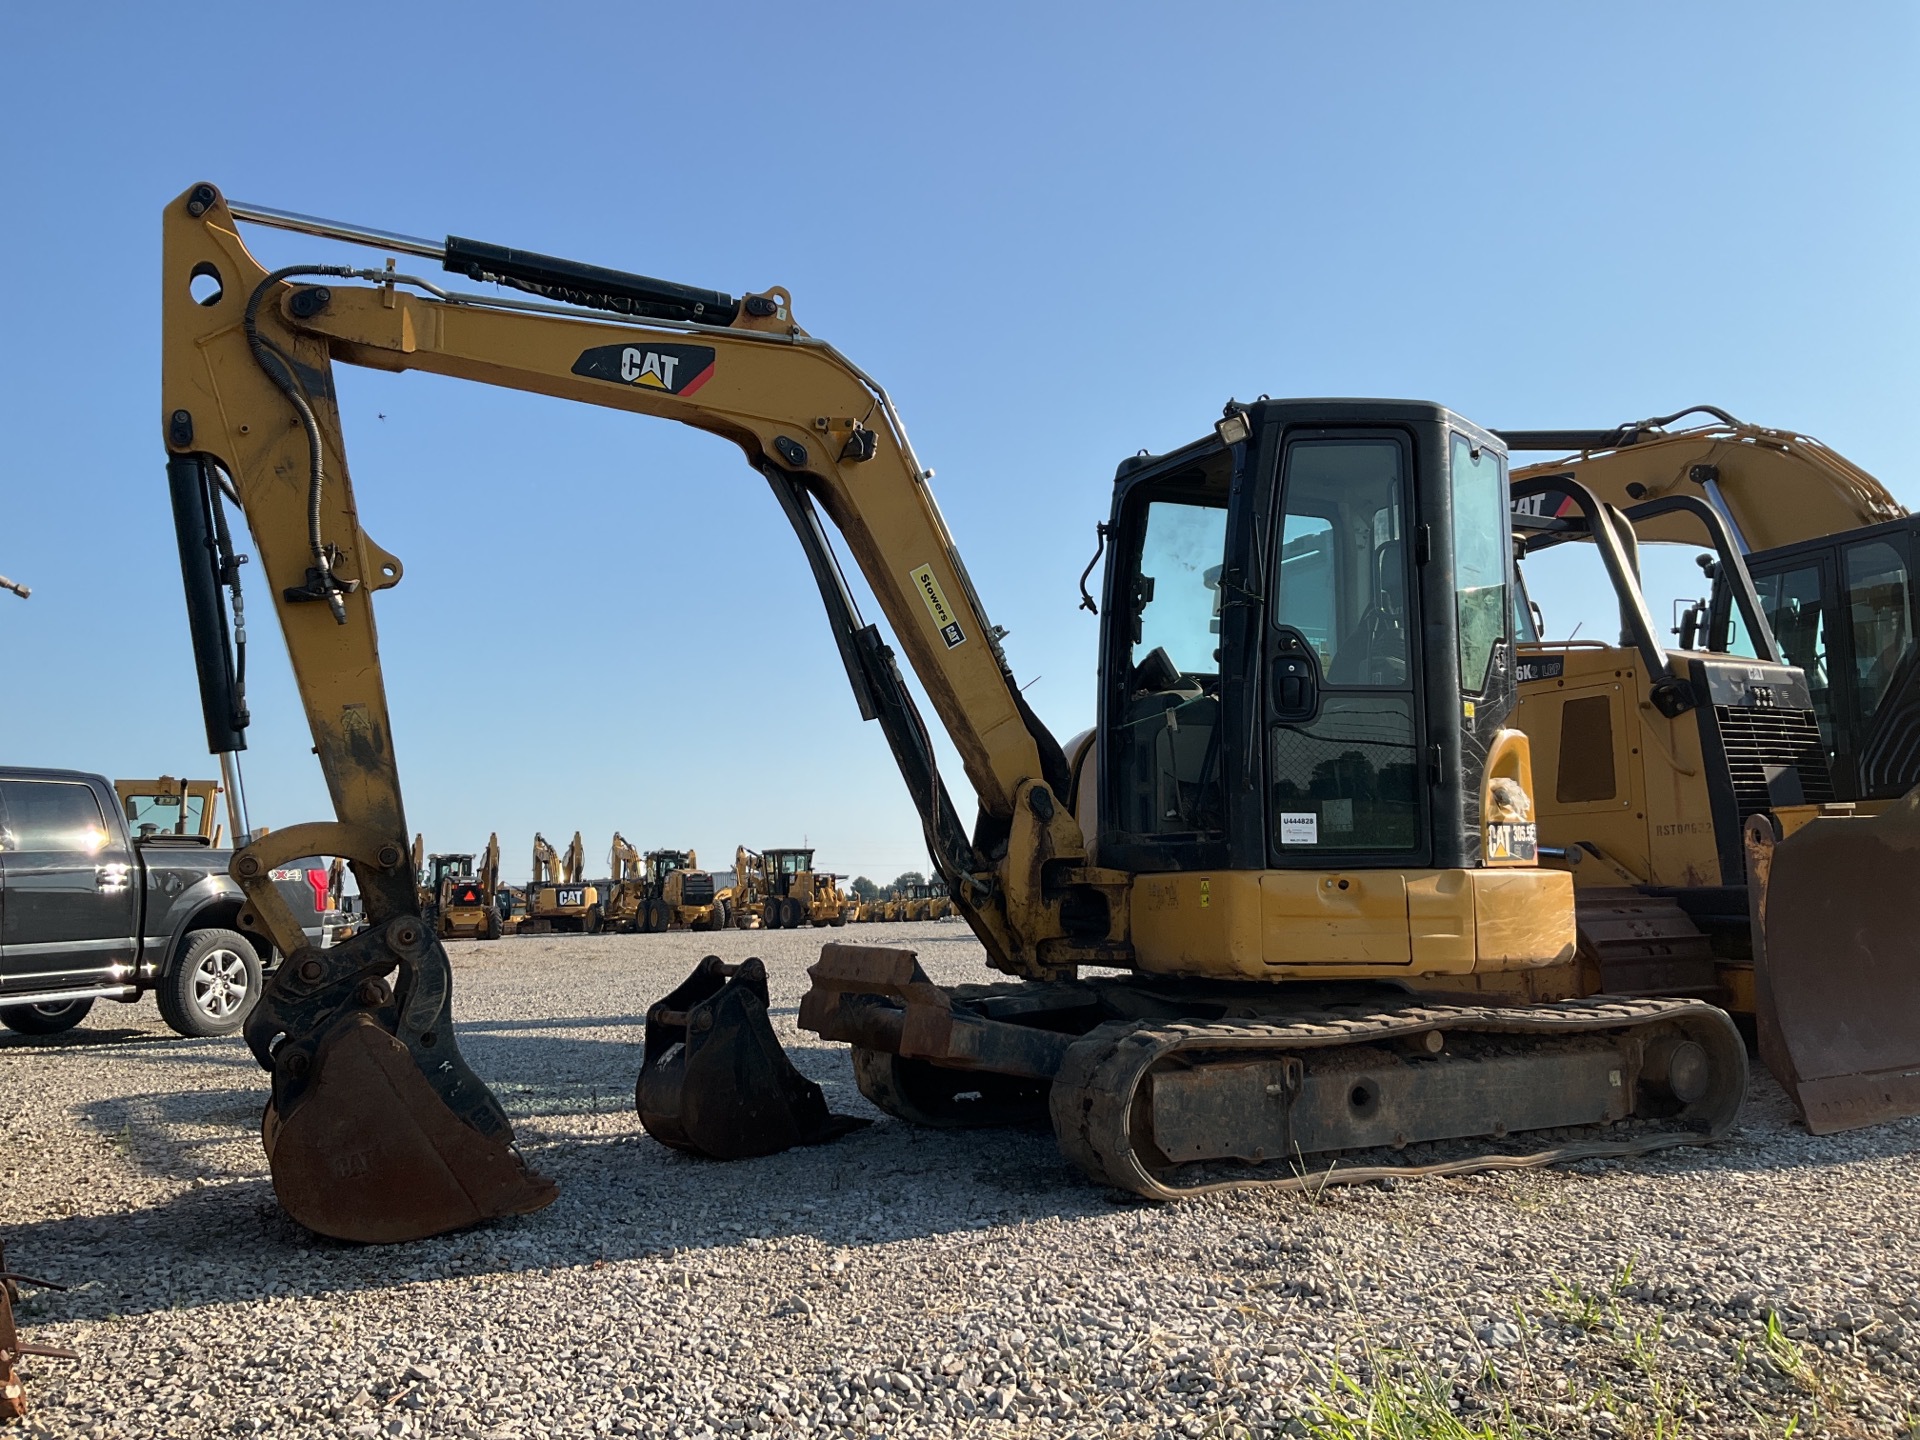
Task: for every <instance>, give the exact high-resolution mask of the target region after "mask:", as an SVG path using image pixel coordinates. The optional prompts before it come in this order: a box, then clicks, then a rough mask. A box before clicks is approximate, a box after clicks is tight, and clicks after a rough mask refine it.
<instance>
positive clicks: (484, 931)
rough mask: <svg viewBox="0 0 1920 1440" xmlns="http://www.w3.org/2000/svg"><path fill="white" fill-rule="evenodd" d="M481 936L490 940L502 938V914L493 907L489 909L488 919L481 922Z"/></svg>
mask: <svg viewBox="0 0 1920 1440" xmlns="http://www.w3.org/2000/svg"><path fill="white" fill-rule="evenodd" d="M480 934H481V936H482V937H483V938H485V939H488V940H498V939H499V938H500V912H499V911H498V910H495V909H494V908H493V907H491V906H489V907H487V918H486V919H485V920H483V921H482V922H481V925H480Z"/></svg>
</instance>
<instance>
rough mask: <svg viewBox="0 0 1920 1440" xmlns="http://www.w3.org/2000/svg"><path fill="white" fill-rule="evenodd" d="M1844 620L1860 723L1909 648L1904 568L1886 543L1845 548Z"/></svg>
mask: <svg viewBox="0 0 1920 1440" xmlns="http://www.w3.org/2000/svg"><path fill="white" fill-rule="evenodd" d="M1846 573H1847V619H1848V624H1849V625H1850V627H1851V629H1852V632H1853V673H1852V675H1850V676H1849V677H1848V678H1849V681H1850V682H1851V685H1852V689H1853V706H1854V713H1855V714H1856V715H1857V716H1858V717H1859V719H1860V722H1861V723H1862V724H1865V723H1866V722H1867V721H1868V720H1871V719H1872V718H1873V713H1874V711H1876V710H1877V709H1879V708H1880V702H1881V701H1882V700H1883V699H1885V698H1886V694H1887V686H1888V683H1889V682H1890V681H1891V680H1892V679H1893V674H1894V671H1896V670H1897V669H1899V667H1900V664H1901V662H1902V661H1904V660H1905V659H1906V658H1907V656H1908V655H1909V654H1910V653H1911V652H1912V650H1913V627H1912V625H1911V623H1910V620H1909V615H1908V599H1907V590H1908V587H1907V565H1906V561H1905V560H1904V559H1903V558H1902V556H1901V554H1900V552H1899V551H1898V550H1896V549H1895V548H1894V547H1893V546H1892V545H1890V544H1888V543H1887V542H1886V541H1885V540H1863V541H1861V542H1859V543H1858V544H1854V545H1849V546H1848V547H1847V549H1846Z"/></svg>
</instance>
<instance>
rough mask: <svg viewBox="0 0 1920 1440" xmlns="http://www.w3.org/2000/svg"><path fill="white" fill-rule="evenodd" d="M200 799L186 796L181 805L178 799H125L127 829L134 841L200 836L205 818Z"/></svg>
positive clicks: (202, 832) (153, 796)
mask: <svg viewBox="0 0 1920 1440" xmlns="http://www.w3.org/2000/svg"><path fill="white" fill-rule="evenodd" d="M206 809H207V804H206V800H205V798H204V797H203V796H199V795H189V796H187V797H186V798H185V801H184V803H183V802H182V799H181V797H180V796H178V795H129V796H127V829H129V830H130V831H132V832H133V835H134V838H135V839H138V838H139V837H140V836H142V835H200V834H204V833H205V832H204V831H202V829H201V828H200V826H201V822H202V821H203V820H204V819H205V818H206Z"/></svg>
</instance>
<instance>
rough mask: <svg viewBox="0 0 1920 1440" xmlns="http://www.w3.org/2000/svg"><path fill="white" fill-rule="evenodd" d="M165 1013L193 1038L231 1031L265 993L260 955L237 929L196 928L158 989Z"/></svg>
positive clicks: (174, 1026)
mask: <svg viewBox="0 0 1920 1440" xmlns="http://www.w3.org/2000/svg"><path fill="white" fill-rule="evenodd" d="M155 998H156V999H158V1000H159V1002H160V1018H161V1019H162V1020H164V1021H166V1022H167V1024H168V1026H169V1027H171V1028H172V1029H173V1030H174V1031H175V1032H176V1033H177V1034H181V1035H186V1036H189V1037H191V1038H193V1039H196V1040H199V1039H205V1038H207V1037H208V1036H212V1035H231V1034H232V1033H233V1032H234V1031H236V1030H238V1029H239V1028H240V1027H241V1026H242V1025H243V1024H245V1023H246V1019H247V1015H248V1014H249V1012H251V1011H252V1009H253V1004H254V1001H256V1000H258V999H259V998H260V957H259V956H258V955H256V954H254V952H253V946H252V945H251V944H250V943H248V940H247V937H246V936H244V935H242V934H240V933H239V932H238V931H235V930H196V931H194V932H193V933H192V934H191V935H189V936H188V937H187V947H186V949H185V950H183V951H181V953H180V958H179V959H178V960H176V961H175V962H174V965H173V968H172V969H171V970H169V971H168V972H167V973H166V976H165V977H164V978H163V979H162V980H161V981H160V988H159V990H158V991H157V992H156V996H155Z"/></svg>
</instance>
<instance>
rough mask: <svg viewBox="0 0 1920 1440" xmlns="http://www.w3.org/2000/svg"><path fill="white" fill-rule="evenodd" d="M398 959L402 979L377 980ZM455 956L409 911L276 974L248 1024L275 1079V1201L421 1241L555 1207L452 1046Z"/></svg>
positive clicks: (268, 1119) (351, 1236) (336, 1232)
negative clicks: (450, 957) (391, 982)
mask: <svg viewBox="0 0 1920 1440" xmlns="http://www.w3.org/2000/svg"><path fill="white" fill-rule="evenodd" d="M396 962H398V966H399V973H398V975H397V976H396V977H395V981H396V983H395V985H394V987H393V988H392V989H389V987H388V984H387V981H386V980H385V979H384V978H383V977H384V975H385V973H386V972H388V971H391V970H392V969H393V968H394V965H395V963H396ZM451 1000H452V972H451V970H450V969H449V967H448V965H447V958H446V951H445V950H444V949H442V948H441V946H440V943H439V942H438V941H437V940H435V939H434V938H433V937H432V936H431V935H430V934H429V933H428V932H427V930H426V928H425V926H424V925H423V924H422V922H421V921H420V920H419V919H418V918H417V917H415V916H411V915H403V916H401V917H399V918H398V919H395V920H391V921H389V922H388V923H387V924H385V925H383V926H379V927H377V928H375V929H373V930H369V931H366V932H363V933H362V934H360V935H357V936H355V937H354V938H353V939H351V940H349V941H347V942H345V943H344V944H342V945H337V946H334V947H332V948H331V949H328V950H324V951H314V950H303V951H300V952H298V953H297V954H295V955H294V956H292V957H290V958H289V959H288V960H287V961H286V962H285V963H284V964H282V965H281V967H280V968H279V970H278V971H276V972H275V974H274V977H273V979H272V981H271V982H269V984H268V986H267V988H266V992H265V993H264V994H263V995H262V997H261V1001H260V1004H259V1005H258V1006H257V1007H255V1010H254V1013H253V1014H252V1015H251V1016H250V1017H248V1020H247V1030H246V1033H247V1043H248V1044H249V1045H250V1046H251V1047H252V1049H253V1051H254V1054H255V1056H256V1057H258V1058H259V1059H260V1061H261V1063H262V1064H263V1065H265V1066H266V1067H267V1069H269V1070H270V1071H271V1072H272V1074H273V1099H272V1100H271V1101H270V1102H269V1103H268V1105H267V1110H266V1115H265V1116H264V1118H263V1120H262V1125H261V1138H262V1140H263V1141H264V1143H265V1146H266V1152H267V1163H268V1165H269V1167H270V1169H271V1170H272V1174H273V1189H274V1193H275V1194H276V1195H277V1196H278V1197H279V1199H280V1204H281V1205H282V1206H283V1207H284V1208H285V1210H286V1212H287V1213H288V1214H289V1215H290V1216H292V1217H293V1218H294V1219H295V1220H297V1221H298V1222H299V1223H300V1224H302V1225H304V1226H306V1227H307V1228H308V1229H309V1230H312V1231H315V1232H317V1233H318V1234H321V1235H328V1236H331V1237H333V1238H334V1239H337V1240H350V1241H357V1242H360V1243H365V1244H391V1243H397V1242H399V1241H405V1240H420V1239H424V1238H426V1237H427V1236H430V1235H441V1234H445V1233H446V1232H448V1231H451V1230H461V1229H465V1228H466V1227H468V1226H470V1225H477V1224H479V1223H481V1222H482V1221H486V1220H494V1219H498V1218H500V1217H503V1216H507V1215H524V1214H527V1213H529V1212H531V1211H534V1210H538V1209H541V1208H542V1207H543V1206H546V1205H549V1204H551V1203H552V1202H553V1199H554V1197H555V1196H556V1195H557V1194H558V1193H559V1190H558V1187H557V1186H555V1184H554V1183H553V1181H551V1180H549V1179H548V1178H547V1177H545V1176H544V1175H541V1174H539V1173H538V1172H537V1171H535V1170H533V1169H531V1168H529V1167H528V1165H527V1164H526V1162H525V1161H523V1160H522V1159H521V1158H520V1155H519V1153H518V1152H517V1151H515V1149H514V1148H513V1127H512V1126H511V1125H510V1124H508V1122H507V1117H506V1113H505V1112H504V1111H503V1110H501V1108H500V1105H499V1102H498V1101H497V1100H495V1099H494V1097H493V1094H492V1092H491V1091H489V1090H488V1089H487V1087H486V1086H485V1085H484V1084H482V1083H481V1081H480V1079H479V1077H478V1076H476V1075H475V1074H474V1073H473V1071H471V1070H470V1069H468V1068H467V1064H466V1061H465V1060H464V1059H463V1058H462V1057H461V1054H460V1049H459V1046H458V1045H457V1044H456V1043H455V1040H454V1034H453V1016H452V1005H451Z"/></svg>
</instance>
